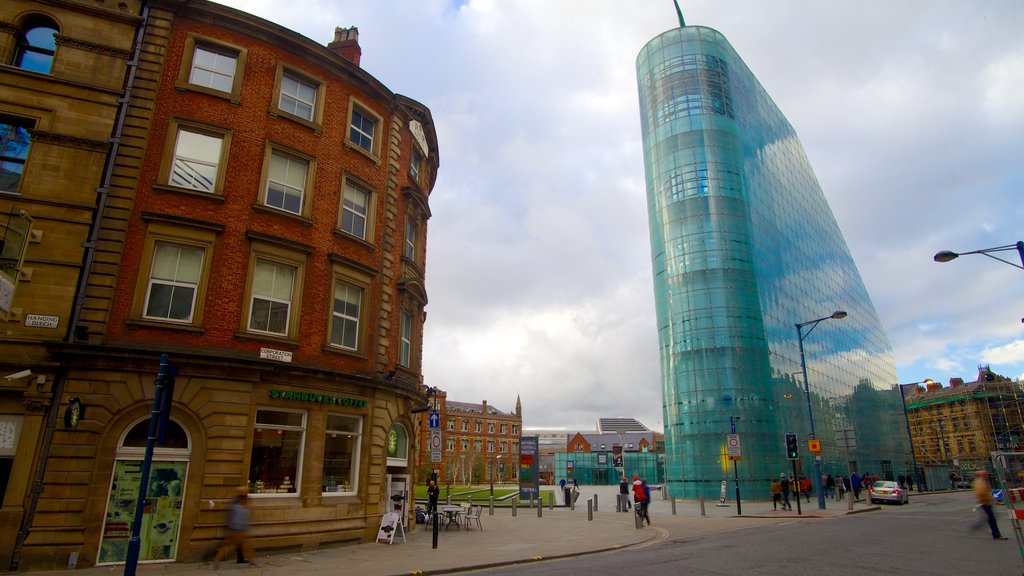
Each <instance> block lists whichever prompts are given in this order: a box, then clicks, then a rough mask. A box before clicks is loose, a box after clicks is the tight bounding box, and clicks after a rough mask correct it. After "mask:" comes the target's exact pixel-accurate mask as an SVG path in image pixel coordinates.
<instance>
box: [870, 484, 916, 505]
mask: <svg viewBox="0 0 1024 576" xmlns="http://www.w3.org/2000/svg"><path fill="white" fill-rule="evenodd" d="M908 492H910V491H909V490H907V489H906V488H903V487H902V486H900V485H899V483H898V482H892V481H890V480H879V481H878V482H875V483H874V484H872V485H871V487H870V488H868V499H869V500H871V503H872V504H874V503H875V502H893V503H895V504H905V503H907V502H910V495H909V494H908Z"/></svg>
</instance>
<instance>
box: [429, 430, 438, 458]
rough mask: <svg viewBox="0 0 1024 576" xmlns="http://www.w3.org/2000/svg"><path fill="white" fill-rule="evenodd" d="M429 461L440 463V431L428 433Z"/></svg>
mask: <svg viewBox="0 0 1024 576" xmlns="http://www.w3.org/2000/svg"><path fill="white" fill-rule="evenodd" d="M430 461H431V462H440V461H441V431H440V430H431V431H430Z"/></svg>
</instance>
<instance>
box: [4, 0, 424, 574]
mask: <svg viewBox="0 0 1024 576" xmlns="http://www.w3.org/2000/svg"><path fill="white" fill-rule="evenodd" d="M11 4H12V3H4V4H3V6H4V9H5V10H6V9H7V8H8V7H9V5H11ZM111 4H114V3H111ZM13 5H14V6H15V7H20V8H19V9H22V8H24V7H25V6H28V5H31V10H29V11H28V12H26V13H31V14H34V16H32V18H29V19H28V20H26V22H29V23H35V22H36V21H37V20H38V19H39V18H41V15H42V14H51V15H52V21H53V22H54V23H57V22H59V23H67V32H65V31H64V30H61V35H59V36H58V37H57V38H58V42H57V48H56V53H55V56H54V58H55V59H54V66H53V72H52V73H51V74H50V75H49V76H47V75H45V74H34V75H32V74H28V75H25V76H26V78H28V79H29V80H30V84H31V87H32V89H34V90H36V91H40V90H43V89H44V88H45V89H51V90H53V89H56V88H58V87H59V88H60V89H70V88H72V87H73V86H79V85H77V84H75V82H81V81H82V80H83V79H82V78H77V77H75V78H69V79H67V80H70V82H69V81H65V78H64V75H65V74H69V73H70V72H68V70H74V73H75V74H82V70H84V69H83V68H80V67H79V68H76V67H75V65H73V63H72V62H70V61H68V60H67V58H70V57H71V55H73V54H76V53H78V52H83V53H84V54H85V55H87V56H88V58H86V63H87V64H88V63H90V62H92V63H97V62H98V64H96V65H95V69H94V70H92V71H91V72H89V73H88V76H89V78H100V77H103V78H104V79H106V78H107V77H106V76H103V74H104V73H106V74H108V75H109V74H110V73H115V72H117V69H116V66H113V64H112V63H111V62H108V61H107V60H104V59H103V56H105V55H107V54H112V55H113V58H114V59H113V62H120V63H121V65H122V66H123V63H124V61H126V60H129V61H131V62H132V65H131V67H130V70H129V73H128V79H129V81H128V82H127V83H125V82H124V70H123V69H122V70H121V71H120V74H121V77H120V78H118V79H117V80H116V81H114V79H113V78H114V77H111V79H110V82H109V83H110V84H111V85H110V86H102V87H100V88H102V89H101V90H96V92H97V94H96V95H95V96H94V99H95V100H96V102H95V103H94V106H93V108H95V109H96V110H90V109H89V108H88V107H86V106H85V105H84V104H80V105H81V106H82V110H81V113H80V115H78V116H73V117H70V118H68V119H67V121H66V122H64V123H63V124H60V131H66V132H68V133H69V134H71V133H74V131H76V130H77V131H80V132H83V134H82V135H81V136H78V138H80V139H82V140H69V141H70V142H71V143H72V144H74V146H71V147H69V148H68V150H67V151H65V152H64V153H63V155H61V154H57V153H56V152H57V150H56V149H53V148H51V146H52V145H48V144H43V145H41V146H38V147H36V146H35V141H34V142H33V148H32V150H31V152H30V154H29V156H28V159H27V161H26V162H25V163H24V177H25V182H24V183H23V184H22V185H21V187H20V195H21V196H20V198H17V200H18V202H19V204H22V203H24V204H26V205H27V204H30V203H32V202H34V201H37V202H36V204H37V205H38V206H39V207H40V209H41V210H40V212H54V211H56V212H59V213H55V214H53V215H52V216H50V217H48V218H47V220H50V222H48V223H47V224H45V225H44V228H45V230H44V232H45V234H43V236H42V237H43V239H44V240H46V239H48V238H49V237H50V236H49V234H50V233H51V231H53V236H54V240H55V242H54V244H53V246H54V248H60V250H55V251H54V252H53V253H52V254H51V255H49V256H45V257H44V256H43V255H42V253H41V252H39V251H36V250H30V251H29V253H28V260H36V259H38V260H39V261H40V263H43V262H44V261H45V266H44V267H45V268H47V269H49V268H54V266H53V263H54V262H55V261H56V257H57V256H58V255H59V256H60V258H61V259H63V260H66V261H67V262H68V266H66V267H65V269H64V271H63V273H64V274H65V275H66V276H68V278H63V277H59V276H56V275H52V274H40V273H39V270H41V269H42V268H40V267H37V272H36V274H35V275H34V277H33V278H32V286H31V288H32V289H33V292H35V294H27V293H26V292H23V291H22V289H23V288H24V287H26V286H28V284H23V285H21V286H19V287H18V295H17V300H16V302H15V303H16V304H17V305H20V306H21V307H22V308H23V311H24V312H26V313H27V312H35V311H47V313H49V314H53V315H58V316H59V318H60V322H59V324H60V326H61V327H62V328H63V329H64V331H63V333H62V334H61V335H59V336H58V337H54V338H50V335H51V334H53V332H50V331H46V330H36V329H33V330H26V331H25V334H24V338H25V339H26V340H32V339H36V340H42V339H43V338H48V339H49V341H48V342H46V344H47V345H46V346H45V347H42V346H40V347H37V348H36V349H33V350H36V351H35V352H33V354H32V355H29V354H27V353H26V354H22V357H23V358H24V360H23V361H22V360H19V361H18V364H16V365H15V364H10V365H8V366H9V367H10V368H11V370H12V371H14V369H15V367H17V368H31V370H32V372H33V374H36V373H38V374H39V375H41V376H44V379H43V380H42V381H41V382H42V383H43V384H44V385H38V386H37V384H36V383H35V382H36V380H34V379H33V380H32V384H31V385H30V386H27V385H26V384H25V383H22V382H19V383H18V384H19V386H20V388H19V390H18V391H17V393H16V394H15V397H14V398H11V395H10V394H9V393H8V392H7V390H6V389H4V390H3V391H2V392H3V394H2V395H0V398H2V399H3V404H2V406H3V407H4V409H3V412H6V411H7V407H8V406H10V405H13V404H14V403H16V402H17V401H18V400H23V399H28V398H29V397H35V396H37V395H42V396H43V398H41V399H40V405H42V406H45V405H46V403H47V402H51V398H50V396H49V395H50V394H52V404H51V408H49V414H48V415H49V417H50V422H51V423H52V425H51V426H50V427H48V428H47V427H45V422H44V418H43V414H42V412H43V411H44V410H43V409H40V410H39V415H37V416H34V417H31V418H24V421H25V422H26V423H29V424H31V430H30V433H28V434H23V435H22V436H21V440H19V445H18V450H17V454H19V455H21V454H23V453H25V454H30V455H31V457H28V458H25V459H24V461H22V460H21V459H20V458H21V457H20V456H19V457H18V461H17V462H15V465H14V466H15V468H16V469H17V470H18V473H17V475H16V478H15V479H16V480H17V482H18V485H17V486H14V484H13V483H12V484H11V485H9V486H8V490H7V491H8V497H7V498H6V499H5V508H4V511H5V514H6V513H7V512H8V510H10V511H11V514H12V515H8V516H7V518H8V519H11V520H14V521H15V523H17V522H16V520H17V519H16V518H15V516H14V515H13V512H14V511H17V510H28V512H26V514H25V519H26V520H25V521H24V530H23V531H22V532H21V533H22V534H28V535H29V537H28V538H14V539H8V538H6V536H10V535H12V533H11V531H10V530H9V529H8V528H5V530H8V531H7V532H4V533H3V536H5V537H3V538H0V549H3V547H5V546H8V544H7V543H8V542H10V541H11V540H16V541H17V542H18V543H19V547H18V550H17V554H18V555H19V556H20V564H19V567H20V568H21V569H28V568H47V569H55V568H63V567H66V566H67V565H68V560H69V558H72V557H77V558H78V563H79V564H83V565H93V564H116V563H120V562H123V561H124V559H125V556H126V554H125V551H126V546H127V541H128V532H129V528H130V520H131V517H132V516H134V502H135V500H136V493H137V492H138V488H139V484H140V482H139V480H140V478H139V463H140V461H141V459H142V454H143V449H144V447H145V445H146V437H147V431H148V424H149V415H150V413H151V412H152V407H153V400H154V379H155V377H156V373H157V369H158V366H159V363H160V360H161V356H162V355H164V354H166V355H167V356H168V357H169V360H170V363H171V364H173V367H174V368H175V369H176V371H177V377H176V385H175V388H174V389H173V397H172V402H171V403H170V409H171V412H170V413H171V421H170V424H169V426H168V434H167V435H168V440H167V443H166V444H165V445H164V446H161V447H158V448H157V449H156V451H155V456H154V460H153V474H152V475H151V478H152V479H153V482H151V484H150V486H149V492H148V500H149V505H147V507H146V509H145V512H144V514H145V516H144V519H143V526H144V528H143V534H142V535H141V536H142V554H141V557H140V558H141V560H166V561H175V560H178V561H188V562H191V561H197V560H200V559H202V558H204V557H208V556H209V555H210V553H211V550H212V549H213V548H214V547H215V546H216V544H217V543H218V542H219V541H220V539H221V538H222V536H223V534H224V520H225V509H226V507H227V505H228V503H229V501H230V499H231V498H232V497H233V496H234V495H235V494H236V493H237V492H238V490H239V487H240V486H246V487H247V488H248V490H249V492H250V495H251V497H250V503H251V508H252V511H253V544H254V547H255V548H256V549H257V550H259V549H269V548H273V549H278V550H281V549H289V548H294V549H311V548H316V547H318V546H320V545H322V544H327V543H331V544H333V543H338V542H359V541H362V540H367V539H373V537H374V536H375V535H376V532H377V528H378V525H379V520H380V517H381V515H382V514H383V513H385V512H388V511H391V510H393V509H395V503H394V501H392V500H391V496H393V495H394V496H397V497H398V498H397V500H398V507H399V509H400V510H401V509H402V500H401V498H403V497H407V496H408V495H409V494H410V492H411V489H412V482H411V479H412V473H413V471H414V468H415V461H414V460H413V456H412V454H413V453H414V452H415V451H414V447H413V445H412V441H413V439H414V438H415V423H414V420H413V418H412V417H411V416H410V413H409V410H410V408H411V407H413V406H414V405H416V404H417V403H419V402H420V394H419V390H420V387H421V385H422V375H421V360H420V358H421V349H422V328H423V322H424V320H425V312H424V307H425V305H426V303H427V296H426V290H425V284H424V277H425V269H424V265H425V261H426V246H425V244H426V231H427V220H428V219H429V217H430V209H429V204H428V198H429V195H430V191H431V189H432V187H433V185H434V182H435V179H436V173H437V167H438V149H437V140H436V136H435V130H434V125H433V120H432V117H431V115H430V111H429V109H427V108H426V107H425V106H423V105H422V104H420V103H418V102H416V101H414V100H412V99H410V98H407V97H405V96H402V95H400V94H395V93H393V92H391V91H390V90H389V89H388V88H387V87H386V86H384V85H383V84H382V83H381V82H380V81H378V80H377V79H376V78H374V77H373V76H372V75H371V74H369V73H368V72H367V71H365V70H363V69H362V68H361V67H360V66H359V57H360V49H359V44H358V32H357V30H356V29H354V28H349V29H337V30H336V32H335V39H334V42H332V43H330V44H329V45H328V46H322V45H318V44H316V43H315V42H313V41H311V40H309V39H307V38H305V37H304V36H302V35H300V34H297V33H295V32H292V31H290V30H286V29H284V28H282V27H280V26H278V25H276V24H273V23H271V22H268V21H265V20H262V19H260V18H256V17H254V16H251V15H249V14H246V13H244V12H241V11H238V10H234V9H231V8H228V7H225V6H222V5H220V4H216V3H213V2H208V1H206V0H160V1H153V2H148V3H147V5H146V7H145V8H144V9H143V8H142V7H141V6H140V5H139V4H130V6H129V4H125V3H122V5H123V6H129V8H134V10H135V11H134V12H123V13H112V12H114V11H113V10H106V9H101V8H99V6H102V3H96V2H92V1H91V0H90V1H84V0H82V1H79V0H48V1H46V2H14V3H13ZM65 8H67V9H68V10H64V9H65ZM65 12H67V13H65ZM72 14H73V15H72ZM89 17H92V18H94V19H96V23H95V28H96V30H94V31H92V32H90V33H88V34H87V33H86V32H87V31H88V30H89V28H88V26H85V25H80V24H81V23H80V22H79V20H83V19H87V18H89ZM6 18H7V20H5V23H6V22H10V21H14V20H15V16H14V15H7V16H6ZM103 19H106V20H107V21H103ZM0 32H4V33H8V32H10V30H8V29H5V28H0ZM136 33H137V34H138V37H137V38H138V42H133V38H135V34H136ZM65 34H67V36H62V35H65ZM0 36H2V34H0ZM13 45H14V44H12V43H11V42H7V44H6V46H8V48H9V49H8V53H9V54H6V55H5V56H8V57H11V58H12V57H13V56H14V52H13V51H12V49H10V46H13ZM43 56H47V54H43ZM90 58H91V60H90ZM7 72H8V71H6V70H5V71H3V73H7ZM16 75H19V76H20V75H22V74H20V73H19V74H16ZM89 78H86V79H89ZM20 81H21V82H23V83H24V82H25V81H23V80H20ZM77 89H78V91H79V93H80V94H78V96H79V97H80V98H81V97H82V96H83V95H85V93H86V92H87V90H86V88H85V87H84V86H79V87H78V88H77ZM29 99H30V97H29V96H26V98H25V100H26V101H27V100H29ZM119 102H121V103H122V104H123V106H122V107H121V108H118V104H119ZM0 108H2V104H0ZM51 108H53V109H54V110H59V109H61V107H60V106H59V105H56V104H54V105H51ZM0 112H2V110H0ZM90 113H93V114H95V115H96V116H97V117H98V118H99V119H108V120H109V119H112V118H115V117H116V116H117V114H118V113H120V114H121V115H122V116H121V118H122V119H123V126H120V127H119V128H120V130H119V131H117V134H116V146H115V147H113V151H112V154H111V156H110V158H111V162H110V166H109V167H110V171H109V174H108V176H109V177H108V179H107V180H106V181H105V182H101V180H100V178H99V177H100V175H101V174H100V172H101V171H100V170H96V169H94V168H95V166H96V165H102V160H103V154H104V151H105V149H104V150H101V151H100V152H99V153H94V154H92V156H89V157H84V158H81V159H79V158H78V157H79V156H82V155H81V154H80V153H79V152H77V150H80V149H82V148H83V147H85V148H89V147H90V146H93V144H94V143H91V142H92V140H95V141H96V142H99V143H103V141H104V139H106V138H108V137H109V136H110V134H111V133H112V132H114V130H112V129H111V123H110V122H107V123H106V124H105V125H103V124H102V123H101V122H99V121H98V120H95V119H93V118H92V117H91V116H90V115H89V114H90ZM50 116H54V114H52V113H51V114H50ZM56 116H60V114H57V115H56ZM94 124H95V125H94ZM54 126H55V127H56V126H57V124H54ZM84 139H89V141H88V142H87V141H86V140H84ZM40 140H42V139H41V138H40ZM50 140H51V141H53V140H59V139H55V138H50ZM65 140H67V139H66V138H65ZM71 160H75V162H71ZM58 174H59V175H60V176H59V177H58V176H56V175H58ZM79 176H80V177H81V178H82V181H80V182H79V181H76V182H75V186H74V187H73V186H71V184H70V183H69V184H68V187H69V189H71V188H75V187H77V188H76V189H77V190H79V191H84V190H95V189H96V188H97V187H98V186H101V184H102V193H103V194H102V200H97V199H96V198H95V197H93V196H89V197H85V195H83V197H81V198H75V200H74V202H73V204H74V205H73V206H66V207H65V206H61V205H60V202H58V201H57V199H56V198H51V197H50V196H52V195H53V194H54V192H55V190H54V189H51V187H50V185H49V181H50V180H60V179H61V178H66V179H75V178H78V177H79ZM43 182H47V184H46V185H43V184H42V183H43ZM62 186H63V184H62ZM68 197H69V198H71V197H73V195H70V194H69V195H68ZM8 200H9V198H8V197H7V196H5V195H3V194H0V201H8ZM61 201H63V200H61ZM4 207H6V206H4ZM33 211H35V209H34V208H33ZM93 211H95V217H94V218H93V216H94V215H93ZM70 222H73V223H75V224H76V226H69V225H68V223H70ZM59 230H63V232H62V233H61V234H60V235H58V234H57V231H59ZM88 232H91V233H92V234H93V236H92V238H91V240H90V241H89V242H85V239H86V238H88V235H87V233H88ZM83 244H85V245H86V246H87V252H86V253H85V254H84V255H83V254H82V253H81V252H80V251H78V248H79V247H80V246H81V245H83ZM61 250H63V251H64V253H62V252H61ZM83 263H84V270H81V269H78V270H76V269H75V268H74V266H82V264H83ZM79 272H81V277H80V278H79V277H78V273H79ZM76 284H77V286H78V287H79V292H78V295H77V296H78V297H77V298H75V297H74V290H73V288H74V287H75V286H76ZM66 285H69V286H70V289H68V288H67V286H66ZM42 294H52V295H53V298H52V300H53V302H54V303H53V304H52V305H51V304H47V305H46V306H39V305H38V304H39V303H40V300H39V298H40V295H42ZM58 304H59V305H58ZM61 306H62V307H63V308H61ZM51 310H52V312H50V311H51ZM19 325H20V322H19ZM5 346H8V345H7V344H5ZM22 349H23V350H27V349H28V348H27V347H25V346H22ZM4 351H5V352H6V349H5V350H4ZM0 358H2V360H0V362H3V363H5V365H7V363H8V362H9V360H8V358H11V356H10V355H6V356H0ZM33 378H35V377H34V376H33ZM51 381H52V382H53V389H52V393H51V392H50V390H49V388H48V383H49V382H51ZM76 402H77V403H78V404H77V405H81V406H84V407H85V410H84V413H82V414H81V420H80V421H78V420H75V421H74V423H75V426H74V427H66V426H65V424H64V423H63V422H61V421H60V419H58V418H57V417H56V416H57V412H56V411H57V410H58V409H59V410H64V409H65V407H67V406H71V405H73V404H75V403H76ZM0 417H2V414H0ZM25 428H26V429H27V428H28V427H25ZM40 463H44V465H43V464H40ZM37 470H38V471H39V472H38V474H37V473H36V471H37ZM12 477H15V476H14V475H12ZM33 481H38V482H39V491H38V498H37V499H33V498H32V497H31V495H30V494H29V489H28V488H29V486H30V485H31V484H32V482H33ZM12 490H14V491H15V492H12ZM133 490H134V492H133ZM11 494H15V495H16V496H17V498H13V497H11ZM8 502H10V506H9V507H7V503H8ZM36 504H38V505H36ZM33 506H34V509H32V507H33ZM404 511H405V512H406V513H409V512H410V511H409V510H408V509H405V510H404Z"/></svg>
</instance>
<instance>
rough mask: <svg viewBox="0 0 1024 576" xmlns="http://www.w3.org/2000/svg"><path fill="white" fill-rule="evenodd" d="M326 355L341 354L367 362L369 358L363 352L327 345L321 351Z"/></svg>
mask: <svg viewBox="0 0 1024 576" xmlns="http://www.w3.org/2000/svg"><path fill="white" fill-rule="evenodd" d="M320 351H321V352H323V353H324V354H340V355H342V356H351V357H353V358H361V359H363V360H365V359H366V358H367V356H366V352H363V351H362V350H349V349H348V348H340V347H338V346H331V345H330V344H327V345H325V346H323V347H322V348H321V349H320Z"/></svg>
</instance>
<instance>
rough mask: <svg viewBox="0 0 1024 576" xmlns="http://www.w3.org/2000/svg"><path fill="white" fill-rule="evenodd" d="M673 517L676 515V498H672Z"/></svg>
mask: <svg viewBox="0 0 1024 576" xmlns="http://www.w3.org/2000/svg"><path fill="white" fill-rule="evenodd" d="M672 515H673V516H675V515H676V497H675V496H673V497H672Z"/></svg>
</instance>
